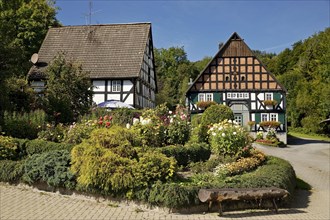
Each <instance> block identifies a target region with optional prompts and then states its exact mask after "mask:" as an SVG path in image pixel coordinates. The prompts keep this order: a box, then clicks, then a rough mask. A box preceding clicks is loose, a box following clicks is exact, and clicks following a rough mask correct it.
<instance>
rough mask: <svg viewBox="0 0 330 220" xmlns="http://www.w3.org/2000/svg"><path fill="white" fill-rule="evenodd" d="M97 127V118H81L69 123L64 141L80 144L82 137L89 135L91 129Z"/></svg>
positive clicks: (85, 137)
mask: <svg viewBox="0 0 330 220" xmlns="http://www.w3.org/2000/svg"><path fill="white" fill-rule="evenodd" d="M95 128H97V120H82V121H80V122H79V123H74V124H73V125H70V127H69V129H68V131H67V133H66V135H65V137H64V142H66V143H70V144H80V143H81V142H82V141H83V139H87V138H89V137H90V134H91V133H92V131H93V130H94V129H95Z"/></svg>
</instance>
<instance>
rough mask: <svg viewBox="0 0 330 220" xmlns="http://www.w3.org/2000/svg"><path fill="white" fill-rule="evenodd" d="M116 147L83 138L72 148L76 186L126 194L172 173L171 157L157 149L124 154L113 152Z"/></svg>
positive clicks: (172, 163) (163, 178) (83, 188)
mask: <svg viewBox="0 0 330 220" xmlns="http://www.w3.org/2000/svg"><path fill="white" fill-rule="evenodd" d="M117 147H120V146H117ZM117 147H112V148H105V147H103V146H100V145H99V144H97V145H91V144H89V143H88V142H87V141H85V142H83V143H82V144H80V145H77V146H75V147H74V148H73V150H72V171H73V172H74V173H75V174H76V175H77V182H78V187H79V189H82V190H85V191H95V190H96V191H100V192H102V193H105V194H109V193H110V194H114V195H125V194H126V196H129V192H131V191H132V190H134V189H138V188H143V187H145V186H148V185H149V184H152V183H153V182H154V181H157V180H162V181H165V180H167V179H169V178H171V177H172V176H173V174H174V171H175V167H176V163H175V161H174V160H173V159H172V158H168V157H166V156H165V155H163V154H161V153H158V152H143V153H139V154H138V156H137V158H132V157H125V156H124V155H123V154H122V155H119V154H118V153H117V151H116V148H117ZM133 150H134V149H133ZM131 151H132V149H129V152H128V153H126V154H130V152H131Z"/></svg>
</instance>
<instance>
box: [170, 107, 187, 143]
mask: <svg viewBox="0 0 330 220" xmlns="http://www.w3.org/2000/svg"><path fill="white" fill-rule="evenodd" d="M168 118H169V122H170V123H169V124H168V126H167V127H165V129H166V142H167V143H168V144H185V143H186V142H187V141H188V139H189V136H190V123H189V122H188V112H187V110H186V109H185V108H183V107H180V106H177V108H176V110H175V114H169V116H168Z"/></svg>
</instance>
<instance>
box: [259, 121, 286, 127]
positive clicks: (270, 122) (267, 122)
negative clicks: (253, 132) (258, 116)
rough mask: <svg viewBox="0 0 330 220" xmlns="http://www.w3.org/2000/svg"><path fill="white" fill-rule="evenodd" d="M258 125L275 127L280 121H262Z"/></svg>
mask: <svg viewBox="0 0 330 220" xmlns="http://www.w3.org/2000/svg"><path fill="white" fill-rule="evenodd" d="M259 125H260V126H261V127H264V128H268V127H270V128H277V127H279V126H280V125H281V123H280V122H278V121H262V122H260V123H259Z"/></svg>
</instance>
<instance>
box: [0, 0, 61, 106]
mask: <svg viewBox="0 0 330 220" xmlns="http://www.w3.org/2000/svg"><path fill="white" fill-rule="evenodd" d="M54 3H55V1H53V0H0V87H1V93H2V94H1V98H0V112H1V111H2V110H4V109H8V107H10V105H11V103H12V100H10V97H9V96H10V94H9V93H11V92H15V91H11V92H10V91H9V90H10V88H11V87H12V86H11V85H7V82H12V81H13V80H12V79H10V80H7V79H9V78H11V77H13V78H15V79H16V78H25V76H26V74H27V72H28V70H29V68H30V66H31V64H30V63H29V60H30V57H31V55H32V54H33V53H36V52H38V49H39V47H40V45H41V43H42V41H43V39H44V37H45V35H46V33H47V31H48V28H49V27H50V26H59V22H58V21H57V19H56V17H55V15H56V11H57V8H56V7H55V6H54ZM20 81H21V80H20ZM14 104H15V103H14ZM16 104H17V103H16ZM15 110H21V109H15Z"/></svg>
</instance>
